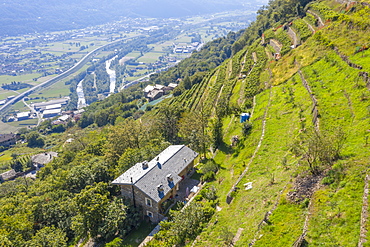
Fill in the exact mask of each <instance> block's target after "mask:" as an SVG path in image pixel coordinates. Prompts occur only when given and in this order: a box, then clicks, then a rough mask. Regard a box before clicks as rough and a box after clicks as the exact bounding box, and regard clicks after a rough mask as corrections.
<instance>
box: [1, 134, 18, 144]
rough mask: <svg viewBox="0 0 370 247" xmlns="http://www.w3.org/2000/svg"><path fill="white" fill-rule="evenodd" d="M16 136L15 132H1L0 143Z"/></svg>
mask: <svg viewBox="0 0 370 247" xmlns="http://www.w3.org/2000/svg"><path fill="white" fill-rule="evenodd" d="M15 136H16V135H15V134H0V143H2V142H6V141H9V140H11V139H14V138H15Z"/></svg>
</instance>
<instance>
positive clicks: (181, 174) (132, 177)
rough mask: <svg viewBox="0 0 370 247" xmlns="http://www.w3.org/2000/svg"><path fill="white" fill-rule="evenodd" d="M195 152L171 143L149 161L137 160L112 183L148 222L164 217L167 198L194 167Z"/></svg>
mask: <svg viewBox="0 0 370 247" xmlns="http://www.w3.org/2000/svg"><path fill="white" fill-rule="evenodd" d="M197 156H198V153H196V152H195V151H193V150H191V149H190V148H188V147H187V146H184V145H171V146H169V147H168V148H166V149H165V150H164V151H162V153H160V154H159V155H158V156H157V157H155V158H154V159H152V160H151V161H150V162H147V161H144V162H142V163H137V164H136V165H134V166H133V167H131V168H130V169H128V170H127V171H126V172H125V173H123V174H122V175H121V176H119V177H118V178H117V179H115V180H114V181H113V182H112V183H113V184H116V185H119V186H120V187H121V193H122V196H123V197H125V198H127V199H128V200H130V201H131V202H132V203H133V205H134V206H136V207H137V206H140V207H141V208H142V209H143V216H144V217H147V218H149V219H150V220H151V221H152V222H155V223H157V222H159V221H160V220H162V219H163V218H164V216H163V214H164V213H165V211H166V209H167V208H166V207H167V206H169V205H168V203H167V202H168V201H169V200H170V199H174V198H176V195H177V192H178V190H179V189H180V187H181V185H182V183H183V182H184V181H186V179H187V178H188V177H190V176H191V174H192V172H193V171H194V168H193V167H194V159H195V158H196V157H197Z"/></svg>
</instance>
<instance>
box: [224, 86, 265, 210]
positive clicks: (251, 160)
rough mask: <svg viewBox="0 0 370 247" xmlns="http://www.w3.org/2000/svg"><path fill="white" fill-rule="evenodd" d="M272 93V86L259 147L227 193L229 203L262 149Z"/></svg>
mask: <svg viewBox="0 0 370 247" xmlns="http://www.w3.org/2000/svg"><path fill="white" fill-rule="evenodd" d="M271 95H272V89H271V88H270V93H269V99H268V103H267V106H266V108H265V113H264V115H263V120H262V133H261V137H260V139H259V141H258V144H257V147H256V149H255V150H254V152H253V155H252V157H251V158H250V160H249V162H248V164H247V165H246V167H245V169H244V171H243V172H242V174H241V175H240V176H239V178H238V179H237V180H236V182H235V183H234V184H233V186H232V187H231V189H230V191H229V193H228V194H227V198H226V202H227V203H228V204H230V203H231V201H232V199H233V198H232V196H231V193H232V192H233V191H235V190H236V187H237V186H238V184H239V182H240V181H241V180H242V179H243V177H244V176H245V174H246V173H247V172H248V169H249V166H250V164H252V162H253V160H254V158H255V157H256V155H257V152H258V151H259V149H260V147H261V145H262V141H263V138H264V137H265V131H266V122H267V114H268V110H269V107H270V104H271ZM254 104H255V101H253V110H254ZM252 116H253V115H252Z"/></svg>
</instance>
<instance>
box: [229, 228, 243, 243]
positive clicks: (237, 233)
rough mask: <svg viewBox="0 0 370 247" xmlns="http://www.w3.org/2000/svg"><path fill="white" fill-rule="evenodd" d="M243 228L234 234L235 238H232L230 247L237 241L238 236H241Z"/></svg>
mask: <svg viewBox="0 0 370 247" xmlns="http://www.w3.org/2000/svg"><path fill="white" fill-rule="evenodd" d="M243 230H244V228H239V229H238V231H237V232H236V235H235V237H234V238H233V240H232V244H231V245H232V246H234V245H235V243H236V242H237V241H238V240H239V238H240V236H241V235H242V232H243Z"/></svg>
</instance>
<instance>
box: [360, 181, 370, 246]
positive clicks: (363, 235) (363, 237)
mask: <svg viewBox="0 0 370 247" xmlns="http://www.w3.org/2000/svg"><path fill="white" fill-rule="evenodd" d="M369 180H370V176H369V175H366V177H365V186H364V195H363V196H362V210H361V222H360V239H359V241H358V247H362V246H363V244H364V243H365V242H366V235H367V229H366V225H367V218H368V216H369V199H368V198H369Z"/></svg>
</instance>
